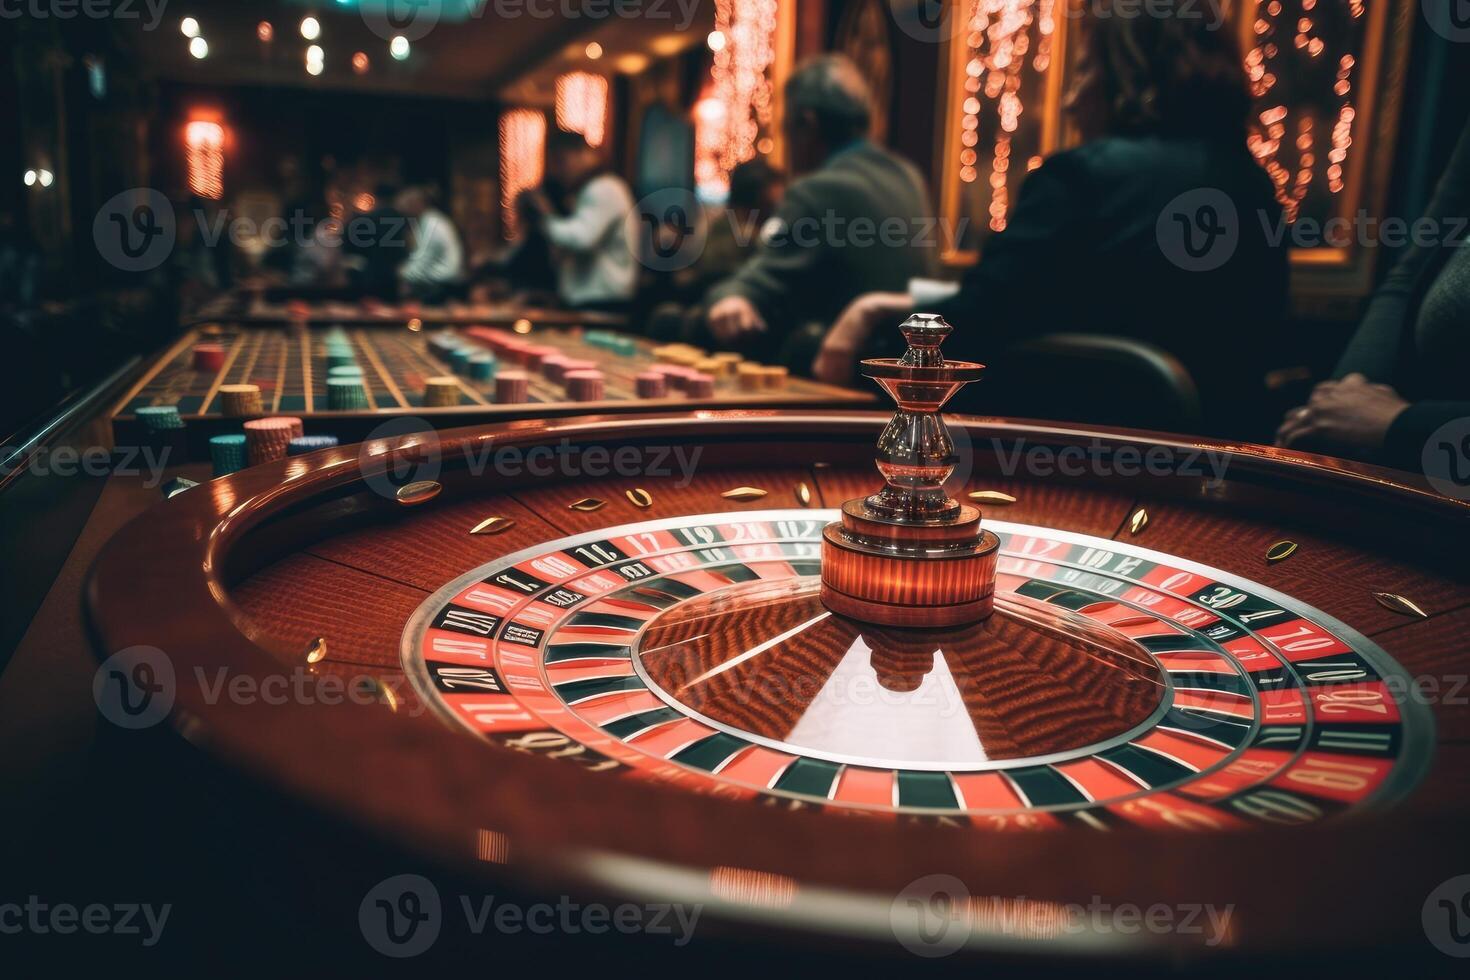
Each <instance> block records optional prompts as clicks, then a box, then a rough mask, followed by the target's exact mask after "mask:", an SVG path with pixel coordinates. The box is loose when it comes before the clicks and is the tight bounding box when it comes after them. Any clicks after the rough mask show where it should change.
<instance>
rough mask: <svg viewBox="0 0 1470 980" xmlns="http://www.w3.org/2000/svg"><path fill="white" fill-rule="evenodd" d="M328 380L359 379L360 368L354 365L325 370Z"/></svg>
mask: <svg viewBox="0 0 1470 980" xmlns="http://www.w3.org/2000/svg"><path fill="white" fill-rule="evenodd" d="M327 377H329V378H361V377H362V368H360V367H358V366H357V365H356V364H344V365H342V366H341V367H334V368H327Z"/></svg>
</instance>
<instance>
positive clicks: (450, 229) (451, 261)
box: [398, 208, 464, 285]
mask: <svg viewBox="0 0 1470 980" xmlns="http://www.w3.org/2000/svg"><path fill="white" fill-rule="evenodd" d="M410 224H411V225H412V227H413V250H412V251H410V252H409V253H408V260H407V261H405V262H404V263H403V266H402V267H401V268H400V269H399V270H398V275H399V276H400V277H402V279H403V281H404V282H411V283H431V284H436V285H437V284H440V283H446V282H457V281H459V280H460V279H461V278H463V276H464V250H463V249H462V248H460V245H459V234H458V233H457V232H455V230H454V222H452V221H450V220H449V218H447V217H446V216H445V215H444V213H443V212H442V211H436V210H434V209H433V208H429V209H428V210H427V211H425V212H424V213H423V214H422V215H420V216H419V218H418V220H417V221H411V222H410Z"/></svg>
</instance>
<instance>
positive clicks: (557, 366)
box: [541, 354, 572, 384]
mask: <svg viewBox="0 0 1470 980" xmlns="http://www.w3.org/2000/svg"><path fill="white" fill-rule="evenodd" d="M571 363H572V359H571V358H570V357H563V356H561V355H560V354H554V355H552V356H551V357H548V358H546V359H545V360H544V361H542V362H541V374H542V375H543V376H544V377H545V378H546V380H547V381H553V382H555V383H556V384H561V382H562V379H563V378H565V377H566V376H567V366H568V365H569V364H571Z"/></svg>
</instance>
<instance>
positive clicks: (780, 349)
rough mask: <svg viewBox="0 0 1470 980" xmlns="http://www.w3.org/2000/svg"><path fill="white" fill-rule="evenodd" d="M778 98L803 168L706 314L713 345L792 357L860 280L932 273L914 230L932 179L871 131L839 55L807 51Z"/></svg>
mask: <svg viewBox="0 0 1470 980" xmlns="http://www.w3.org/2000/svg"><path fill="white" fill-rule="evenodd" d="M785 99H786V109H785V128H786V138H787V145H788V146H789V148H790V151H791V160H792V171H793V173H796V174H800V175H801V176H800V177H799V178H798V179H797V180H796V181H795V182H793V183H792V184H791V186H790V187H789V188H787V190H786V194H785V197H784V198H783V199H782V201H781V206H780V207H779V208H778V209H777V211H776V213H775V215H774V216H772V217H771V218H770V219H769V220H767V221H766V222H765V224H764V225H763V226H762V227H761V230H760V234H759V239H758V242H757V245H756V248H755V254H754V255H753V256H751V257H750V258H749V259H747V260H746V262H745V263H744V264H743V265H742V266H741V267H740V269H739V271H737V272H736V273H735V274H734V275H733V276H731V277H730V278H729V279H727V280H725V281H724V282H722V283H720V284H718V285H717V286H715V287H714V288H713V289H712V290H711V291H710V293H709V296H708V300H707V302H708V303H709V314H708V321H707V322H708V329H709V332H710V334H711V336H712V337H713V338H714V340H715V341H716V342H717V343H719V344H722V345H725V346H729V347H734V348H738V349H741V350H744V351H745V352H747V353H750V354H753V355H756V356H765V357H772V356H775V357H779V358H780V359H782V360H787V361H789V360H790V359H791V358H792V357H793V356H795V355H794V354H793V351H792V347H793V346H795V345H798V344H799V343H800V339H801V338H799V337H798V336H797V334H798V332H799V331H800V330H801V329H802V328H804V327H805V326H806V325H807V324H809V323H814V322H815V323H821V324H824V325H825V324H827V323H830V322H832V320H833V319H834V318H835V317H836V316H837V314H838V313H839V312H840V311H841V310H842V309H843V308H844V307H845V306H846V305H847V304H848V303H849V302H850V301H851V300H853V299H854V298H855V297H856V296H857V295H858V294H859V293H861V292H862V291H863V290H864V289H873V288H877V289H880V290H895V289H902V288H905V287H906V285H907V284H908V282H909V280H910V279H912V278H915V277H922V276H931V275H933V274H934V272H935V271H936V270H937V269H938V265H939V261H938V249H937V248H930V247H924V246H923V245H922V244H917V243H915V242H914V241H913V239H914V237H915V236H916V235H917V234H918V233H920V232H922V230H923V228H924V227H925V224H924V223H925V222H926V220H928V219H932V216H933V207H932V206H931V204H930V199H929V189H928V185H927V184H926V183H925V181H924V177H923V175H922V174H920V173H919V171H918V169H917V168H916V167H914V165H913V164H911V163H909V162H908V161H907V160H905V159H903V158H902V157H900V156H898V155H897V154H895V153H893V152H891V151H890V150H887V149H885V148H883V147H881V146H878V145H877V144H875V143H873V142H872V141H870V140H869V139H868V133H869V130H870V128H871V124H872V96H871V94H870V93H869V91H868V86H867V83H866V82H865V81H864V80H863V76H862V74H861V72H859V70H858V68H857V66H856V65H854V64H853V63H852V61H850V60H849V59H848V58H846V57H844V56H842V55H835V54H829V55H822V56H820V57H817V58H814V59H811V60H809V61H807V62H805V63H803V64H802V65H801V66H799V67H798V68H797V69H796V71H795V72H793V73H792V75H791V77H790V79H788V80H787V82H786V88H785ZM893 227H900V228H903V229H906V232H905V233H904V234H901V235H899V236H897V239H898V240H895V239H894V237H893V236H892V235H890V234H888V233H886V232H884V229H886V228H893ZM931 227H932V226H931ZM934 244H935V245H937V244H938V243H937V242H935V243H934ZM809 356H810V355H809V354H808V355H807V357H809Z"/></svg>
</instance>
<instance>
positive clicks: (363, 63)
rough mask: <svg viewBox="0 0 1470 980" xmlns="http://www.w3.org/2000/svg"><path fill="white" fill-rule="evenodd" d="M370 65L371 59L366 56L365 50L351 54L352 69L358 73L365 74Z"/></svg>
mask: <svg viewBox="0 0 1470 980" xmlns="http://www.w3.org/2000/svg"><path fill="white" fill-rule="evenodd" d="M372 66H373V63H372V60H371V59H369V58H368V56H367V52H366V51H359V52H357V54H355V55H353V56H352V70H353V71H355V72H357V73H358V74H359V75H366V74H367V72H368V69H369V68H371V67H372Z"/></svg>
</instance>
